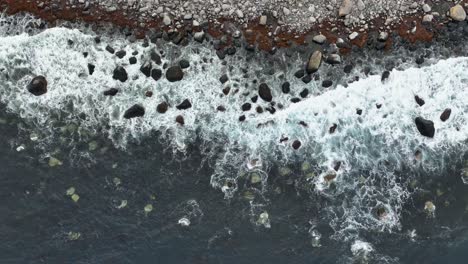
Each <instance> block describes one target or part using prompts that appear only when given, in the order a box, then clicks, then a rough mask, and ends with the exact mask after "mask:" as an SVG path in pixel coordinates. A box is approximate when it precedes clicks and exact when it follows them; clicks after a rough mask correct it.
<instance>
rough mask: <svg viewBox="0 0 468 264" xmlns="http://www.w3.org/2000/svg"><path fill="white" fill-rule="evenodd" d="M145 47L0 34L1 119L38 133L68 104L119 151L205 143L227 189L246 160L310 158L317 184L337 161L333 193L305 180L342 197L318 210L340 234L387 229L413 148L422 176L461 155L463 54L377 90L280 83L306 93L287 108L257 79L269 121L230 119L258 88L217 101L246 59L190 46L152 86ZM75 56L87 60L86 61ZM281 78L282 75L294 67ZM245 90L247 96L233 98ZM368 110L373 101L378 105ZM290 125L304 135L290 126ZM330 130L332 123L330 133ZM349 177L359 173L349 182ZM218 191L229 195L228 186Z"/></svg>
mask: <svg viewBox="0 0 468 264" xmlns="http://www.w3.org/2000/svg"><path fill="white" fill-rule="evenodd" d="M69 39H71V40H73V41H74V45H73V46H72V47H70V46H69V45H68V44H67V41H68V40H69ZM106 43H109V44H110V45H111V46H113V47H114V48H115V49H116V50H119V49H121V48H122V49H125V50H126V51H127V56H126V57H125V58H123V59H118V58H117V57H116V56H114V55H111V54H110V53H108V52H106V51H105V50H104V48H105V45H106ZM152 48H155V47H154V46H150V47H149V48H144V47H142V46H141V43H128V42H127V41H126V40H124V39H120V38H117V39H108V38H103V43H101V44H99V45H95V43H94V36H92V35H89V34H84V33H82V32H80V31H79V30H70V29H64V28H54V29H49V30H46V31H44V32H43V33H41V34H38V35H34V36H27V35H19V36H9V37H2V38H0V83H1V84H0V87H1V90H2V93H1V94H0V100H1V101H2V102H3V103H5V104H6V105H7V107H8V109H9V110H10V111H11V112H13V113H17V114H18V115H20V116H21V117H22V118H25V119H28V120H32V121H34V122H35V123H37V125H38V126H40V127H42V128H47V127H48V124H49V123H50V122H51V115H50V113H49V112H50V111H51V110H63V111H66V109H67V107H66V106H67V105H69V104H70V102H71V103H72V104H73V110H70V111H68V113H67V115H66V117H62V118H63V119H67V118H69V119H70V120H74V119H78V116H79V114H80V113H85V114H86V115H87V117H88V118H87V119H86V120H84V121H80V122H81V123H80V125H81V126H82V127H85V128H87V129H88V130H94V128H95V127H96V126H102V127H104V126H107V125H108V126H109V129H108V132H109V137H110V138H111V139H112V140H113V142H114V143H115V144H116V145H117V146H120V147H125V146H126V145H127V144H128V139H129V138H136V139H138V138H141V137H144V136H145V135H147V134H149V133H151V132H152V131H160V132H161V133H162V137H163V138H166V139H171V140H170V142H173V143H174V144H173V146H174V147H175V148H178V149H179V150H181V151H184V150H185V147H186V146H187V145H188V144H192V143H195V141H196V140H200V141H201V142H203V144H204V145H205V146H207V147H212V146H217V147H218V148H219V146H222V147H223V148H224V151H223V152H222V153H221V154H219V153H215V154H213V155H216V156H210V158H213V159H215V160H216V161H217V162H216V172H215V174H214V175H213V176H212V184H213V186H215V187H218V188H220V189H221V188H222V187H223V186H224V185H225V182H226V180H231V181H235V179H236V177H237V175H238V172H239V171H242V170H244V169H246V168H247V166H246V160H249V159H253V158H261V159H262V160H263V162H262V164H263V170H265V171H267V170H268V168H269V165H271V163H272V161H273V162H275V163H278V164H281V163H287V162H288V161H289V160H297V159H298V158H299V159H300V160H309V161H311V162H313V163H314V164H316V165H317V167H319V168H320V170H321V171H320V172H322V173H323V174H322V175H321V176H325V175H326V173H327V171H328V170H330V169H331V168H332V167H333V164H334V162H335V161H341V162H342V163H343V165H342V169H340V171H339V172H338V173H337V177H336V178H335V179H334V181H335V182H336V188H335V189H334V190H329V185H330V184H329V182H327V181H325V180H324V177H316V178H315V179H314V181H315V184H316V186H317V188H316V191H317V192H318V193H320V194H323V195H326V196H339V195H340V194H344V193H350V194H349V195H346V196H345V198H342V199H343V200H340V201H339V203H340V204H339V205H336V207H330V209H329V210H330V211H329V212H328V213H329V217H330V218H331V219H332V220H331V221H330V222H331V225H332V227H333V228H335V230H336V231H337V232H339V231H340V232H344V233H346V232H348V231H349V230H357V229H361V228H362V229H376V230H387V229H392V228H395V227H396V226H398V224H399V215H400V212H401V206H402V203H403V201H404V200H405V199H406V197H407V193H406V188H405V186H402V184H400V183H398V180H397V176H396V175H395V171H397V170H399V169H401V168H402V167H408V166H409V167H413V168H416V166H414V165H413V163H414V152H415V151H416V150H417V149H421V150H423V161H422V164H423V165H424V166H423V167H424V169H425V170H428V171H433V172H434V171H443V169H444V166H445V165H446V164H445V161H444V159H445V158H446V157H450V155H453V153H454V152H459V153H463V152H464V151H466V141H467V139H468V128H467V123H468V122H467V121H468V120H467V119H468V115H467V113H468V106H467V100H466V99H467V98H468V88H467V87H468V58H455V59H448V60H443V61H440V62H438V63H437V64H435V65H432V66H429V67H425V68H413V69H408V70H405V71H393V72H392V73H391V74H390V78H389V79H388V80H387V81H386V82H385V83H384V84H382V82H381V80H380V76H372V77H369V78H367V79H364V80H361V81H358V82H355V83H352V84H350V85H349V86H348V87H347V88H345V87H342V86H338V87H337V88H336V89H333V90H326V91H319V90H318V88H317V87H315V86H314V85H313V84H309V85H306V84H303V83H300V81H298V80H295V79H293V78H291V83H292V87H293V89H294V90H295V91H301V90H302V89H303V88H305V87H308V88H309V89H310V90H311V95H310V97H309V98H308V99H306V100H303V101H302V102H300V103H297V104H292V103H290V102H289V99H290V98H291V96H290V95H287V96H286V95H282V94H281V91H280V89H279V87H280V82H281V77H280V76H279V75H273V76H268V77H265V82H266V83H267V84H268V85H269V86H270V87H271V88H272V90H273V96H274V100H275V101H276V102H277V103H282V104H283V105H284V106H285V108H284V109H283V110H280V109H277V110H278V111H277V112H276V113H275V114H274V115H271V114H270V113H268V112H266V113H263V114H261V115H258V114H256V113H255V110H254V109H255V104H254V106H253V107H252V110H251V111H250V112H248V113H245V114H246V117H247V118H246V121H244V122H239V120H238V118H239V116H240V115H242V114H243V113H242V112H241V111H240V106H241V105H242V104H243V103H244V102H246V101H247V100H249V99H248V98H251V97H252V96H253V95H254V94H256V89H257V86H256V85H255V86H254V87H252V86H250V87H249V88H244V87H243V83H244V82H243V81H240V82H239V83H240V85H239V87H238V88H239V90H240V91H239V92H238V93H237V94H234V95H233V94H231V95H229V96H222V92H221V90H222V88H223V86H222V85H221V84H220V82H219V80H218V78H219V77H220V76H221V75H222V74H223V73H225V72H227V67H229V65H232V66H233V67H234V68H235V69H234V73H233V74H231V76H230V77H231V78H230V79H231V80H232V79H236V78H238V79H242V77H241V75H242V73H241V71H240V69H237V68H240V67H238V66H239V65H242V66H244V65H245V64H246V62H245V61H243V60H241V59H239V58H237V57H234V58H229V59H228V66H223V65H222V64H221V62H220V61H219V60H217V59H216V58H215V57H216V55H215V54H214V52H213V51H212V50H211V49H210V48H207V47H204V46H202V45H200V44H191V45H190V46H188V47H185V48H183V49H182V51H181V56H180V57H177V58H186V59H188V60H189V61H190V62H191V67H190V68H189V69H187V70H185V76H184V80H183V81H181V82H177V83H170V82H168V81H167V80H165V78H164V77H163V78H162V79H161V80H159V81H154V80H152V79H151V78H146V77H145V76H144V75H143V74H142V73H140V72H139V68H140V65H141V63H142V60H141V59H140V55H141V54H148V53H149V51H150V49H152ZM157 49H158V50H159V49H163V50H165V53H166V54H167V56H166V58H170V59H169V60H167V61H165V62H168V63H170V64H173V63H175V62H176V60H175V58H176V56H175V55H174V54H173V47H172V46H171V44H166V45H165V46H162V47H157ZM134 50H137V51H139V55H138V56H137V57H138V58H139V61H138V63H137V64H136V65H129V63H128V57H129V54H131V53H132V52H133V51H134ZM82 52H89V56H88V58H85V57H84V56H83V55H82ZM204 57H206V58H208V59H210V58H215V59H214V62H213V63H210V64H204V69H203V68H202V66H201V64H200V63H199V62H200V61H201V59H202V58H204ZM145 58H149V56H148V55H146V56H145ZM283 60H285V59H283ZM88 62H89V63H93V64H94V65H96V69H95V72H94V74H93V75H88V73H87V64H88ZM195 62H198V63H197V64H196V63H195ZM298 63H299V61H298ZM265 64H268V62H267V63H265V62H262V61H256V60H253V61H250V62H249V63H248V66H249V75H250V76H256V75H257V72H258V71H261V70H262V69H264V68H265V67H266V66H265ZM118 65H122V66H124V67H125V69H126V70H127V72H128V75H129V80H128V81H127V82H125V83H121V82H119V81H116V80H113V79H112V72H113V70H114V68H115V67H116V66H118ZM284 65H286V63H284ZM284 65H283V66H284ZM296 65H297V64H296ZM242 66H241V67H242ZM283 70H284V72H285V74H286V76H291V75H292V74H291V73H292V72H293V71H294V69H289V68H286V69H283ZM28 71H30V72H31V74H28V73H27V72H28ZM34 75H44V76H46V78H47V80H48V82H49V86H48V87H49V91H48V93H47V94H45V95H43V96H39V97H36V96H33V95H31V94H30V93H28V91H27V90H26V88H25V87H26V85H27V83H28V82H29V81H30V80H31V77H32V76H34ZM7 76H8V77H7ZM230 84H231V85H232V87H231V91H233V90H235V89H236V88H235V87H234V86H233V85H234V84H233V82H231V83H230ZM113 87H115V88H118V89H119V90H120V92H119V94H117V95H116V96H114V97H105V96H104V95H103V91H104V90H106V89H109V88H113ZM147 90H151V91H153V93H154V96H153V97H151V98H146V97H145V95H144V94H145V92H146V91H147ZM247 91H248V92H250V94H249V95H248V96H246V97H245V96H243V95H242V94H243V93H245V92H247ZM414 95H418V96H420V97H422V98H424V100H425V102H426V104H425V105H424V106H422V107H420V106H418V105H417V104H416V102H415V100H414ZM186 98H188V99H190V101H191V103H192V105H193V107H192V108H190V109H188V110H185V111H179V110H176V109H175V105H177V104H179V103H180V102H182V100H184V99H186ZM166 100H168V102H169V104H170V105H171V107H170V109H169V111H168V112H167V113H165V114H159V113H157V111H156V106H157V104H159V103H160V102H162V101H166ZM136 103H139V104H141V105H143V106H144V107H145V109H146V114H145V116H144V117H143V118H137V119H131V120H126V119H124V118H123V117H122V115H123V113H124V111H125V110H126V109H128V108H129V107H130V106H132V105H133V104H136ZM376 104H381V105H382V106H381V108H380V109H378V108H377V107H376ZM219 105H223V106H225V108H226V111H225V112H217V111H216V108H217V107H218V106H219ZM258 105H261V106H263V107H266V106H267V105H268V104H267V103H265V102H262V100H261V99H259V101H258ZM357 108H359V109H362V115H361V116H359V115H357V114H356V109H357ZM445 108H451V109H452V114H451V117H450V119H449V120H448V121H446V122H442V121H441V120H440V119H439V116H440V114H441V113H442V112H443V110H444V109H445ZM179 114H182V115H183V116H184V118H185V126H184V127H181V126H179V125H178V124H177V123H176V122H175V117H176V116H177V115H179ZM418 116H422V117H423V118H426V119H430V120H432V121H434V124H435V128H436V133H435V137H434V138H432V139H431V138H426V137H423V136H421V135H420V134H419V132H418V131H417V129H416V126H415V124H414V119H415V118H416V117H418ZM300 121H303V122H305V123H306V124H307V127H304V126H301V125H299V124H298V123H299V122H300ZM259 124H265V125H263V126H258V125H259ZM333 124H337V125H338V126H337V129H336V131H335V132H334V133H333V134H330V133H329V128H330V127H331V126H332V125H333ZM282 137H288V138H289V141H287V142H286V143H279V141H280V139H281V138H282ZM296 139H298V140H300V141H301V142H302V147H301V148H300V149H299V150H293V149H292V147H291V143H292V141H293V140H296ZM168 142H169V141H168ZM360 173H363V174H365V175H364V176H363V177H361V178H360V177H359V174H360ZM234 188H235V189H237V188H236V187H234ZM223 190H225V191H226V192H227V193H229V194H230V195H232V192H229V188H224V189H223ZM341 197H343V196H341ZM376 206H381V207H383V208H385V212H386V214H385V217H383V219H377V218H376V217H375V216H374V215H373V213H372V210H373V209H374V208H375V207H376ZM337 208H338V209H337Z"/></svg>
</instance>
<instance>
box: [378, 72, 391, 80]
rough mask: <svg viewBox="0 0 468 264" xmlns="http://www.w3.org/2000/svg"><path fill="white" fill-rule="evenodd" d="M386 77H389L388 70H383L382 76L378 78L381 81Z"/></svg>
mask: <svg viewBox="0 0 468 264" xmlns="http://www.w3.org/2000/svg"><path fill="white" fill-rule="evenodd" d="M388 77H390V72H389V71H384V72H383V73H382V77H381V78H380V80H381V81H382V82H383V81H385V80H387V79H388Z"/></svg>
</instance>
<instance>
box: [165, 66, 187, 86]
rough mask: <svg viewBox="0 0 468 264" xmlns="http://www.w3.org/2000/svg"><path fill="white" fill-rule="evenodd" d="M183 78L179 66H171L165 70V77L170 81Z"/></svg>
mask: <svg viewBox="0 0 468 264" xmlns="http://www.w3.org/2000/svg"><path fill="white" fill-rule="evenodd" d="M182 78H184V72H183V71H182V68H180V66H172V67H170V68H169V69H167V71H166V79H167V80H168V81H170V82H177V81H180V80H182Z"/></svg>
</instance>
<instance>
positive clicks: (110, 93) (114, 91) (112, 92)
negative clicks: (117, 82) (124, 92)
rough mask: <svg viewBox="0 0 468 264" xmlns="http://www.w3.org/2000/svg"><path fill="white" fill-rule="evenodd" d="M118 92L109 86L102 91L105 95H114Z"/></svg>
mask: <svg viewBox="0 0 468 264" xmlns="http://www.w3.org/2000/svg"><path fill="white" fill-rule="evenodd" d="M118 92H119V90H117V89H116V88H110V89H109V90H105V91H104V95H105V96H114V95H116V94H117V93H118Z"/></svg>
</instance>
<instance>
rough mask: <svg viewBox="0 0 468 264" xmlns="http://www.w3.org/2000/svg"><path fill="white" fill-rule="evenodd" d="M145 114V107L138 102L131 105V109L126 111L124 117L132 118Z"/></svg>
mask: <svg viewBox="0 0 468 264" xmlns="http://www.w3.org/2000/svg"><path fill="white" fill-rule="evenodd" d="M144 115H145V108H143V106H141V105H138V104H136V105H133V106H132V107H130V108H129V109H127V111H125V113H124V118H125V119H130V118H134V117H140V116H144Z"/></svg>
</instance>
